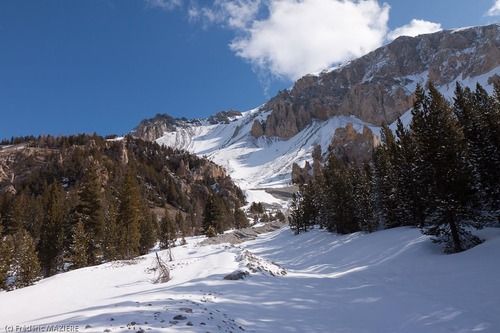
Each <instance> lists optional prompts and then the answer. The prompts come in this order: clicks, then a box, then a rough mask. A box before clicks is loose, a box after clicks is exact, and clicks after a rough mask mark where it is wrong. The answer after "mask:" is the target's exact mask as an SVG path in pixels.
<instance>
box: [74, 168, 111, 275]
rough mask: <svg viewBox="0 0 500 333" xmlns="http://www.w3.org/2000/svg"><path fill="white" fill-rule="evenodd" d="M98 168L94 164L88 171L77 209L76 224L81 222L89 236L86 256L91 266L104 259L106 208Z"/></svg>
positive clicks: (81, 187)
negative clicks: (103, 243)
mask: <svg viewBox="0 0 500 333" xmlns="http://www.w3.org/2000/svg"><path fill="white" fill-rule="evenodd" d="M98 173H99V171H98V169H97V166H96V165H95V164H94V163H92V164H91V165H90V166H89V168H88V169H87V170H86V172H85V174H84V176H83V179H82V182H81V185H80V190H79V191H78V200H79V202H78V205H77V206H76V208H75V213H74V219H75V222H76V223H78V222H81V223H82V224H83V226H84V228H85V233H86V234H87V236H88V243H87V248H86V252H87V254H86V256H87V259H88V263H89V264H90V265H95V264H96V263H98V262H99V261H100V258H101V257H102V255H103V253H102V242H103V237H104V207H103V193H102V192H103V191H102V186H101V179H100V177H99V174H98Z"/></svg>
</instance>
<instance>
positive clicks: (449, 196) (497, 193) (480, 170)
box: [290, 84, 500, 252]
mask: <svg viewBox="0 0 500 333" xmlns="http://www.w3.org/2000/svg"><path fill="white" fill-rule="evenodd" d="M495 92H496V95H495V96H493V97H492V96H489V95H488V94H487V93H486V91H485V90H484V89H483V88H482V87H481V86H477V88H476V90H475V91H471V90H470V89H468V88H466V89H463V88H462V87H461V86H460V85H458V86H457V89H456V96H455V99H454V104H453V106H452V105H451V104H450V102H449V101H447V100H446V99H445V98H444V97H443V96H442V95H441V94H440V93H439V92H438V90H437V89H436V88H435V87H434V86H433V85H432V84H429V86H428V92H426V91H425V90H424V89H423V88H422V87H420V86H418V87H417V89H416V91H415V103H414V107H413V109H412V116H413V118H412V122H411V124H410V126H409V128H407V127H405V126H403V123H402V122H401V121H400V120H398V122H397V124H396V127H397V128H396V131H395V132H396V135H394V133H393V132H392V130H391V129H389V127H388V126H385V125H384V126H383V127H382V130H381V145H380V146H379V147H378V148H377V149H376V150H375V152H374V155H373V160H372V162H371V163H370V164H368V165H365V166H363V167H360V166H357V165H355V164H353V163H350V162H349V161H348V160H347V159H346V158H340V159H339V158H336V157H334V156H330V157H329V159H328V161H327V163H326V165H325V166H324V167H323V168H322V170H320V171H321V172H318V174H319V176H317V177H315V178H314V180H313V182H312V183H311V184H308V185H307V186H306V187H303V188H301V190H300V192H299V193H297V194H296V195H295V196H294V200H293V201H292V206H291V216H290V225H291V228H292V229H293V230H295V232H300V231H302V230H307V229H308V228H309V227H310V226H311V225H314V224H318V221H319V224H320V226H322V227H326V228H327V229H328V230H330V231H335V232H338V233H349V232H354V231H357V230H364V231H368V232H371V231H374V230H377V228H379V226H383V227H385V228H392V227H398V226H402V225H407V226H416V227H420V228H421V229H422V231H423V232H424V233H425V234H427V235H431V236H432V238H433V240H434V241H436V242H440V243H444V244H445V251H446V252H460V251H463V250H466V249H468V248H470V247H472V246H474V245H476V244H478V243H480V241H481V240H480V239H479V238H477V237H476V236H474V235H472V234H471V231H470V230H471V228H481V227H482V226H484V225H485V223H488V221H489V222H496V221H497V220H498V219H499V216H500V99H499V94H500V87H499V86H498V85H497V86H496V90H495ZM311 189H312V190H311Z"/></svg>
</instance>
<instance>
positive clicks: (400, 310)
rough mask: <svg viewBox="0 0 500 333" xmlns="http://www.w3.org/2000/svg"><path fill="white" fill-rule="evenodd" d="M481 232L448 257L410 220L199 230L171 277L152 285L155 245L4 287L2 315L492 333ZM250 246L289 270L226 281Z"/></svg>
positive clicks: (227, 328)
mask: <svg viewBox="0 0 500 333" xmlns="http://www.w3.org/2000/svg"><path fill="white" fill-rule="evenodd" d="M480 235H481V236H482V237H484V238H486V239H487V241H486V242H485V243H483V244H481V245H479V246H477V247H475V248H473V249H471V250H469V251H466V252H463V253H459V254H454V255H449V256H445V255H443V254H442V252H441V249H440V248H439V246H437V245H435V244H432V243H431V242H430V241H429V240H428V238H427V237H426V236H422V235H421V234H420V232H419V231H418V230H416V229H412V228H397V229H392V230H386V231H380V232H376V233H373V234H369V235H368V234H363V233H355V234H351V235H346V236H337V235H334V234H331V233H328V232H326V231H323V230H319V229H315V230H311V231H310V232H307V233H304V234H300V235H299V236H295V235H293V233H292V232H291V231H290V230H289V229H288V228H283V229H280V230H278V231H275V232H271V233H268V234H264V235H262V236H260V237H259V238H258V239H256V240H254V241H249V242H246V243H242V244H240V245H230V244H218V245H199V243H200V241H201V240H202V238H200V237H195V238H190V239H188V244H187V245H184V246H177V247H175V248H173V251H172V252H173V259H174V260H173V261H172V262H168V265H169V267H170V268H171V273H172V280H171V281H169V282H167V283H163V284H154V283H153V281H154V279H155V273H154V272H153V271H151V268H152V267H154V266H155V259H154V254H150V255H146V256H142V257H139V258H137V259H134V260H130V261H116V262H112V263H107V264H103V265H99V266H95V267H88V268H82V269H78V270H75V271H72V272H68V273H63V274H59V275H56V276H53V277H51V278H48V279H44V280H42V281H40V282H39V283H37V284H36V285H34V286H31V287H27V288H23V289H20V290H15V291H12V292H8V293H1V294H0V308H1V309H2V311H1V312H0V322H2V323H4V324H6V325H18V326H23V325H25V326H27V327H29V326H30V325H60V324H71V325H77V326H78V327H79V331H80V332H96V333H97V332H131V331H132V332H387V333H390V332H408V333H420V332H428V333H433V332H463V333H465V332H492V333H493V332H497V331H498V327H500V317H499V316H498V313H499V311H500V298H499V297H498V295H499V293H500V280H499V279H498V264H497V263H498V260H497V259H498V258H497V255H498V249H499V248H500V229H486V230H483V231H482V232H481V233H480ZM245 250H246V251H250V252H251V253H253V254H254V255H256V256H257V257H258V258H260V261H261V262H262V263H264V265H265V264H266V263H267V264H269V262H275V263H277V264H279V265H280V266H281V267H282V268H283V269H284V270H285V271H286V275H281V276H272V275H270V274H269V273H265V272H255V273H250V275H249V276H248V277H246V278H245V279H244V280H236V281H229V280H224V279H223V278H224V276H226V275H227V274H229V273H231V272H232V271H234V270H237V269H245V265H244V264H243V263H242V262H239V261H237V259H238V256H239V255H240V254H241V253H242V252H243V251H245ZM159 254H160V256H161V257H162V258H163V259H165V260H166V261H168V255H167V253H166V251H160V252H159ZM264 259H265V260H264ZM33 327H35V326H33ZM47 327H49V326H47ZM1 329H2V330H3V329H5V328H4V327H2V328H1ZM6 332H9V330H6Z"/></svg>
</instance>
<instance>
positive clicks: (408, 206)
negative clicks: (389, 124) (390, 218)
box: [393, 119, 427, 227]
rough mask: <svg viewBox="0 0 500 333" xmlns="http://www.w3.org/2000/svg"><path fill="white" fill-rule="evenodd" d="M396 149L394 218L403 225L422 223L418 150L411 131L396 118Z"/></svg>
mask: <svg viewBox="0 0 500 333" xmlns="http://www.w3.org/2000/svg"><path fill="white" fill-rule="evenodd" d="M396 137H397V150H396V151H395V153H396V155H395V156H394V158H393V159H394V169H395V177H396V188H397V191H396V193H395V200H396V213H395V215H396V218H397V220H399V221H401V224H403V225H410V226H418V227H422V226H423V224H424V214H423V213H424V211H425V200H424V199H423V198H425V197H426V195H427V193H426V192H425V191H426V188H427V187H426V186H425V184H424V182H423V180H422V177H421V175H420V173H419V169H418V167H417V159H418V150H417V146H416V142H415V140H414V138H413V135H412V133H411V131H410V130H409V129H408V128H406V127H405V126H404V125H403V123H402V122H401V119H398V120H397V128H396Z"/></svg>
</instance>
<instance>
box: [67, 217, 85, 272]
mask: <svg viewBox="0 0 500 333" xmlns="http://www.w3.org/2000/svg"><path fill="white" fill-rule="evenodd" d="M88 242H89V240H88V235H87V233H86V232H85V227H84V226H83V223H82V222H81V221H80V222H78V223H77V224H75V227H74V230H73V236H72V243H71V249H70V252H71V263H72V268H81V267H85V266H87V265H88V257H87V249H88Z"/></svg>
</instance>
